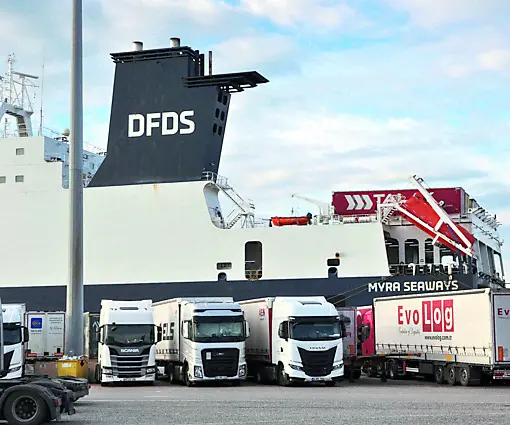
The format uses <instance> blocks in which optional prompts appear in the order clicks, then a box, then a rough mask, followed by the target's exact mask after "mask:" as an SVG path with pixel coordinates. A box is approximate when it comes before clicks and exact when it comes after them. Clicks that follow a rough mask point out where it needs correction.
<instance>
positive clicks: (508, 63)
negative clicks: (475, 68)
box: [477, 49, 510, 72]
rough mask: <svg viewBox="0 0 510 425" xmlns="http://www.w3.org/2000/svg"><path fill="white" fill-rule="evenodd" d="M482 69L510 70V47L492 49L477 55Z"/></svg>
mask: <svg viewBox="0 0 510 425" xmlns="http://www.w3.org/2000/svg"><path fill="white" fill-rule="evenodd" d="M477 59H478V64H479V67H480V68H481V69H485V70H490V71H505V72H510V49H492V50H488V51H486V52H484V53H480V54H479V55H478V57H477Z"/></svg>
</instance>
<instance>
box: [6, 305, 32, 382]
mask: <svg viewBox="0 0 510 425" xmlns="http://www.w3.org/2000/svg"><path fill="white" fill-rule="evenodd" d="M2 318H3V331H4V350H5V354H4V361H5V368H6V371H7V374H6V375H5V376H4V377H2V379H16V378H21V377H22V376H23V374H24V366H25V355H26V353H25V349H26V343H27V342H28V338H29V336H28V330H27V327H26V326H25V304H4V305H3V306H2Z"/></svg>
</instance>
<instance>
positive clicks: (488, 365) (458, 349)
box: [373, 288, 510, 385]
mask: <svg viewBox="0 0 510 425" xmlns="http://www.w3.org/2000/svg"><path fill="white" fill-rule="evenodd" d="M373 312H374V315H373V317H374V323H373V326H374V334H375V344H374V345H375V347H374V348H375V357H377V356H385V357H386V358H387V359H388V362H387V364H386V368H387V372H388V374H389V376H390V377H391V378H395V377H398V376H399V375H402V374H409V373H411V374H419V375H431V376H434V378H435V380H436V382H438V383H443V382H444V380H446V382H447V383H448V384H450V385H455V384H457V383H460V384H461V385H469V384H473V383H481V382H484V381H487V380H490V379H491V378H492V379H510V353H509V350H510V291H497V290H491V289H489V288H486V289H473V290H466V291H457V292H453V293H447V294H445V293H437V294H419V295H404V296H396V297H382V298H375V299H374V301H373Z"/></svg>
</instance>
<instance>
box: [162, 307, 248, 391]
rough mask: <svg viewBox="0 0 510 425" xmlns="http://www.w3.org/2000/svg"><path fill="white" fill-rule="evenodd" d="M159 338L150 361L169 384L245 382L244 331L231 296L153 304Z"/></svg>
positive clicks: (239, 309) (240, 316)
mask: <svg viewBox="0 0 510 425" xmlns="http://www.w3.org/2000/svg"><path fill="white" fill-rule="evenodd" d="M153 307H154V316H155V320H156V323H157V324H159V326H161V327H162V330H163V338H162V341H161V342H159V343H158V344H157V347H156V363H157V365H158V369H159V368H160V369H161V370H162V374H163V375H167V376H168V378H169V380H170V382H172V383H177V382H179V381H180V382H183V383H184V384H185V385H186V386H191V385H192V384H193V383H197V382H204V381H212V380H214V381H230V382H231V383H232V384H233V385H239V384H240V383H241V381H242V380H245V379H246V361H245V356H244V352H245V340H246V338H247V337H248V336H249V334H250V331H249V327H248V325H247V323H246V321H245V319H244V316H243V312H242V310H241V307H240V306H239V304H237V303H235V302H234V299H233V298H231V297H202V298H174V299H170V300H165V301H160V302H156V303H154V304H153Z"/></svg>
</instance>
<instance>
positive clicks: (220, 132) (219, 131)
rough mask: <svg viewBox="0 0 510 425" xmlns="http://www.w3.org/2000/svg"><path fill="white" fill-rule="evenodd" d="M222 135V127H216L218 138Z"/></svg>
mask: <svg viewBox="0 0 510 425" xmlns="http://www.w3.org/2000/svg"><path fill="white" fill-rule="evenodd" d="M222 133H223V127H222V126H221V125H220V126H219V127H218V135H219V136H221V135H222Z"/></svg>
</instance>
